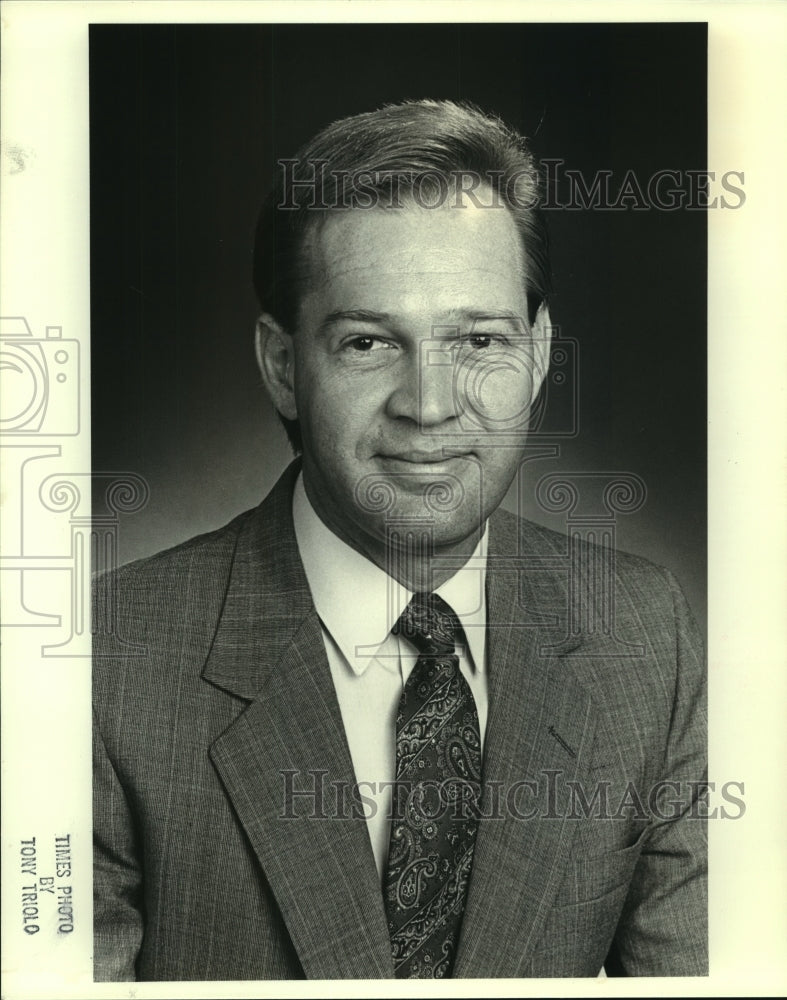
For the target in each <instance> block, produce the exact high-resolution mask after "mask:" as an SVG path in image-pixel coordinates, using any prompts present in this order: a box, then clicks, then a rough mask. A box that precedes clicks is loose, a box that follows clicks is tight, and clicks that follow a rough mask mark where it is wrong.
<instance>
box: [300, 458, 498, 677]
mask: <svg viewBox="0 0 787 1000" xmlns="http://www.w3.org/2000/svg"><path fill="white" fill-rule="evenodd" d="M292 515H293V523H294V526H295V538H296V540H297V542H298V550H299V552H300V556H301V561H302V562H303V567H304V570H305V571H306V579H307V581H308V583H309V589H310V590H311V593H312V600H313V601H314V606H315V608H316V609H317V614H318V615H319V616H320V619H321V621H322V623H323V625H324V626H325V628H326V629H327V630H328V632H329V633H330V634H331V637H332V638H333V640H334V642H335V643H336V645H337V646H338V647H339V649H340V650H341V652H342V653H343V655H344V657H345V659H346V660H347V662H348V663H349V664H350V667H351V668H352V670H353V672H354V673H355V674H357V675H360V674H362V673H364V671H365V670H366V668H367V667H368V666H369V664H370V663H371V660H372V658H373V657H374V656H375V655H376V653H377V651H378V650H379V648H380V646H381V645H383V644H384V643H385V642H386V641H387V640H388V637H389V635H390V631H391V629H392V627H393V626H394V624H395V623H396V621H397V619H398V618H399V616H400V615H401V613H402V611H404V609H405V607H406V606H407V604H408V602H409V600H410V598H411V597H412V596H413V592H412V591H410V590H407V588H406V587H403V586H402V585H401V584H399V583H397V581H396V580H394V579H393V578H392V577H390V576H389V575H388V574H387V573H386V572H385V570H383V569H381V568H380V567H379V566H377V565H375V563H373V562H372V561H371V560H369V559H367V558H366V556H363V555H361V553H360V552H356V551H355V549H353V548H350V546H349V545H347V544H346V543H345V542H343V541H342V540H341V539H340V538H338V537H337V536H336V535H335V534H334V533H333V532H332V531H331V530H330V529H329V528H328V527H326V525H325V524H324V523H323V522H322V521H321V520H320V518H319V516H318V514H317V513H316V511H315V510H314V508H313V507H312V505H311V502H310V501H309V498H308V497H307V496H306V490H305V489H304V486H303V476H302V475H300V476H298V480H297V482H296V484H295V492H294V494H293V503H292ZM487 533H488V529H487V528H484V532H483V534H482V536H481V538H480V539H479V541H478V545H477V546H476V548H475V551H474V552H473V554H472V555H471V556H470V558H469V559H468V561H467V562H466V563H465V565H464V566H462V568H461V569H459V570H457V572H456V573H455V574H454V575H453V576H452V577H451V578H450V579H449V580H446V582H445V583H443V584H442V585H441V586H440V587H438V588H437V593H438V594H439V595H440V596H441V597H442V598H443V599H444V600H445V601H447V602H448V604H450V605H451V607H452V608H453V609H454V611H455V612H456V615H457V617H458V618H459V621H460V622H461V623H462V627H463V629H464V632H465V635H466V637H467V645H468V650H467V651H468V654H469V660H470V662H471V664H472V666H473V669H474V670H476V671H482V670H484V665H485V655H486V550H487Z"/></svg>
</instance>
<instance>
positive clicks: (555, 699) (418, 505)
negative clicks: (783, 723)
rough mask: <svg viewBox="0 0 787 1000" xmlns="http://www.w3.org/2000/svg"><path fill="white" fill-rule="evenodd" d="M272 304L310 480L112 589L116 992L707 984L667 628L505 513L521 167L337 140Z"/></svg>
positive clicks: (532, 320) (280, 209)
mask: <svg viewBox="0 0 787 1000" xmlns="http://www.w3.org/2000/svg"><path fill="white" fill-rule="evenodd" d="M255 272H256V273H255V277H256V285H257V288H258V292H259V294H260V298H261V301H262V307H263V312H262V315H261V318H260V320H259V323H258V328H257V358H258V362H259V367H260V371H261V374H262V378H263V381H264V383H265V386H266V388H267V390H268V392H269V394H270V396H271V398H272V400H273V402H274V404H275V406H276V409H277V410H278V412H279V414H280V415H281V417H282V419H283V421H284V423H285V426H286V428H287V430H288V433H289V435H290V439H291V441H292V443H293V446H294V448H295V450H296V452H297V453H298V455H299V458H298V459H297V460H296V461H295V462H294V463H293V464H292V465H291V466H290V468H289V469H288V470H287V471H286V472H285V473H284V475H283V477H282V478H281V480H280V481H279V483H278V484H277V485H276V487H275V488H274V489H273V491H272V492H271V494H270V495H269V496H268V497H267V498H266V499H265V500H264V501H263V503H262V504H261V505H260V506H259V507H258V508H257V509H256V510H252V511H248V512H246V513H245V514H242V515H240V517H238V518H237V519H236V520H234V521H233V522H232V523H231V524H229V525H227V526H226V527H224V528H222V529H220V530H219V531H217V532H214V533H211V534H208V535H205V536H201V537H199V538H196V539H192V540H191V541H190V542H187V543H185V544H184V545H181V546H178V547H177V548H175V549H173V550H170V551H168V552H164V553H160V554H159V555H157V556H155V557H153V558H152V559H148V560H143V561H142V562H139V563H136V564H132V565H130V566H127V567H124V568H123V569H121V570H120V571H118V572H117V573H116V574H113V575H110V576H109V577H107V578H105V579H103V580H101V581H99V584H98V588H97V595H96V601H95V608H96V613H97V625H96V639H95V644H94V656H95V665H94V678H95V679H94V688H95V718H96V743H95V745H96V754H95V830H96V832H95V845H96V855H95V869H94V872H95V875H94V877H95V887H96V905H95V937H96V945H95V959H96V965H95V969H96V972H95V974H96V978H97V979H133V978H138V979H180V980H185V979H203V980H210V979H268V978H300V977H304V976H306V977H309V978H356V977H370V978H371V977H392V976H394V975H395V976H397V977H422V978H433V977H434V978H442V977H446V976H455V977H460V976H471V977H488V976H498V977H501V976H505V977H515V976H595V975H597V974H598V973H599V971H600V970H601V968H602V966H603V967H605V968H606V970H607V972H608V973H609V974H629V975H698V974H703V973H705V972H706V971H707V951H706V930H705V928H706V896H705V858H706V851H705V829H704V824H703V822H702V810H701V808H700V807H701V803H700V802H698V789H699V788H700V787H701V782H702V780H703V778H704V756H705V734H704V702H703V697H704V694H703V692H704V683H703V682H704V672H703V667H702V662H701V656H700V651H699V645H700V644H699V639H698V636H697V632H696V628H695V626H694V625H693V623H692V621H691V619H690V615H689V613H688V611H687V608H686V605H685V601H684V600H683V597H682V595H681V592H680V590H679V588H678V586H677V585H676V583H675V581H674V580H673V579H672V577H671V576H670V574H669V573H668V572H667V571H664V570H660V569H658V568H656V567H654V566H651V565H650V564H648V563H645V562H644V561H642V560H639V559H636V558H634V557H631V556H627V555H624V554H622V553H611V552H610V551H609V550H608V549H604V548H601V547H594V546H590V545H587V544H581V543H576V542H574V543H572V545H571V546H569V545H568V543H567V540H566V539H564V538H563V537H562V536H559V535H555V534H554V533H552V532H549V531H547V530H545V529H543V528H541V527H538V526H537V525H534V524H531V523H528V522H524V521H522V520H519V519H517V518H515V517H513V516H511V515H509V514H507V513H504V512H503V511H501V510H498V507H499V505H500V503H501V501H502V499H503V497H504V496H505V494H506V492H507V491H508V489H509V487H510V485H511V483H512V481H513V479H514V477H515V476H516V474H517V471H518V468H519V466H520V463H521V460H522V456H523V450H524V447H525V442H526V437H527V424H528V416H529V414H530V412H531V410H532V404H533V402H534V400H535V398H536V396H537V393H538V390H539V387H540V385H541V383H542V381H543V378H544V375H545V372H546V369H547V364H548V357H549V338H550V325H549V314H548V307H547V300H546V295H547V291H548V265H547V259H546V240H545V233H544V229H543V221H542V218H541V215H540V212H539V209H538V179H537V173H536V170H535V168H534V164H533V161H532V159H531V157H530V155H529V153H527V151H526V150H525V148H524V146H523V143H522V140H521V139H520V138H519V137H518V136H516V135H515V134H514V133H513V132H511V131H510V130H509V129H508V128H506V127H505V126H504V125H502V123H500V122H498V121H497V120H495V119H491V118H489V117H487V116H485V115H483V114H481V113H480V112H478V111H477V110H475V109H473V108H469V107H463V106H458V105H455V104H451V103H448V102H431V101H421V102H412V103H407V104H403V105H398V106H393V107H387V108H384V109H382V110H380V111H377V112H374V113H370V114H366V115H359V116H356V117H355V118H351V119H347V120H344V121H341V122H338V123H336V124H334V125H332V126H330V127H329V128H327V129H326V130H324V132H322V133H321V134H320V135H319V136H317V137H316V138H315V139H314V140H313V141H312V142H311V143H310V144H309V145H308V146H307V147H306V148H305V149H304V150H302V151H301V154H300V155H299V156H298V157H297V158H296V159H295V160H293V161H284V162H283V163H282V174H281V178H280V185H279V189H278V190H277V192H276V193H275V195H274V197H273V198H272V199H271V201H270V202H269V204H268V205H267V207H266V209H265V211H264V212H263V214H262V216H261V222H260V226H259V230H258V242H257V250H256V258H255ZM613 558H614V565H613V566H612V573H611V576H609V575H607V576H605V575H604V572H602V570H603V569H604V568H605V567H606V569H607V570H608V569H609V567H610V560H612V559H613ZM602 579H612V581H613V583H612V585H611V588H610V589H607V588H605V587H604V586H602V585H601V584H600V581H601V580H602Z"/></svg>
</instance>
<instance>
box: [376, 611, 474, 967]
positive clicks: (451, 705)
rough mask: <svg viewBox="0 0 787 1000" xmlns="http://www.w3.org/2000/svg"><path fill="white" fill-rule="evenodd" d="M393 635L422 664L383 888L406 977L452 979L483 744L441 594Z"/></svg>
mask: <svg viewBox="0 0 787 1000" xmlns="http://www.w3.org/2000/svg"><path fill="white" fill-rule="evenodd" d="M394 632H397V633H398V634H400V635H403V636H404V637H405V638H407V639H409V640H410V641H411V642H412V643H413V645H414V646H415V647H416V649H417V650H418V654H419V656H418V660H417V662H416V664H415V666H414V668H413V670H412V673H411V674H410V676H409V678H408V680H407V683H406V684H405V687H404V691H403V692H402V697H401V700H400V702H399V712H398V715H397V718H396V784H395V786H394V789H393V808H392V823H391V842H390V847H389V853H388V869H387V873H386V877H385V880H384V883H383V892H384V896H385V907H386V913H387V916H388V930H389V933H390V936H391V948H392V952H393V961H394V970H395V974H396V976H397V978H400V979H408V978H409V979H432V978H445V977H448V976H450V975H451V970H452V966H453V960H454V955H455V952H456V945H457V940H458V937H459V930H460V927H461V924H462V916H463V914H464V906H465V897H466V895H467V886H468V882H469V880H470V872H471V868H472V863H473V848H474V846H475V837H476V830H477V827H478V806H479V795H480V781H481V740H480V732H479V726H478V713H477V711H476V706H475V701H474V700H473V694H472V692H471V690H470V688H469V686H468V684H467V681H466V680H465V678H464V677H463V676H462V673H461V671H460V669H459V660H458V658H457V656H456V653H455V652H454V637H455V636H456V635H457V634H461V626H460V624H459V620H458V619H457V617H456V615H455V614H454V612H453V611H452V610H451V608H450V607H449V605H448V604H446V602H445V601H444V600H442V598H440V597H439V596H438V595H437V594H415V595H414V596H413V598H412V600H411V601H410V603H409V604H408V606H407V607H406V608H405V610H404V612H403V613H402V615H401V617H400V618H399V620H398V622H397V623H396V625H395V626H394Z"/></svg>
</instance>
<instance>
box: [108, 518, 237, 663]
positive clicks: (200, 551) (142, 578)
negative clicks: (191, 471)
mask: <svg viewBox="0 0 787 1000" xmlns="http://www.w3.org/2000/svg"><path fill="white" fill-rule="evenodd" d="M254 513H255V510H254V509H252V510H248V511H244V513H242V514H239V515H238V516H237V517H235V518H233V520H232V521H230V522H229V523H228V524H225V525H224V526H222V527H221V528H217V529H215V530H213V531H209V532H206V533H204V534H201V535H196V536H194V537H193V538H190V539H188V540H187V541H185V542H181V543H179V544H178V545H174V546H172V547H171V548H168V549H164V550H162V551H161V552H157V553H155V554H154V555H152V556H147V557H145V558H144V559H137V560H135V561H134V562H130V563H126V565H124V566H120V567H119V568H117V569H114V570H108V571H106V572H103V573H99V574H97V575H96V576H95V578H94V581H93V629H94V634H95V635H96V636H97V637H98V640H99V648H100V640H101V636H103V635H106V634H107V633H110V634H111V633H114V632H116V631H117V629H118V628H120V630H121V631H123V625H124V623H125V624H131V625H132V626H133V632H134V634H136V635H140V634H144V633H145V632H146V631H148V629H147V628H146V627H145V626H146V623H148V624H149V625H150V626H151V627H152V626H153V625H154V624H155V630H156V631H157V632H158V633H160V632H161V629H162V627H165V626H166V622H167V621H168V620H169V621H175V620H177V621H182V620H184V617H188V615H187V614H186V612H188V609H189V607H192V608H196V607H202V608H209V607H211V606H215V607H216V609H217V610H218V608H219V607H220V605H221V601H222V599H223V593H224V588H225V587H226V583H227V579H228V576H229V570H230V567H231V565H232V561H233V557H234V553H235V548H236V545H237V542H238V538H239V536H240V533H241V531H242V530H243V527H244V525H246V524H247V523H248V521H249V520H250V518H251V517H252V516H253V515H254ZM110 618H111V619H112V621H110ZM95 645H96V643H95V641H94V652H95Z"/></svg>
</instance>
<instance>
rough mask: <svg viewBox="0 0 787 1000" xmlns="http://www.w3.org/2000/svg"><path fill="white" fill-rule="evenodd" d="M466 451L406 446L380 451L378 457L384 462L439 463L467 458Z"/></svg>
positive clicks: (467, 453) (468, 454) (409, 463)
mask: <svg viewBox="0 0 787 1000" xmlns="http://www.w3.org/2000/svg"><path fill="white" fill-rule="evenodd" d="M469 456H470V453H469V452H467V451H459V450H452V449H450V448H437V449H435V450H431V451H425V450H422V449H420V448H408V449H406V450H404V451H396V452H387V453H381V454H380V456H379V457H380V458H381V459H382V460H383V461H385V462H404V463H407V464H408V465H441V464H443V463H445V462H450V461H452V460H453V459H459V458H468V457H469Z"/></svg>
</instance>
